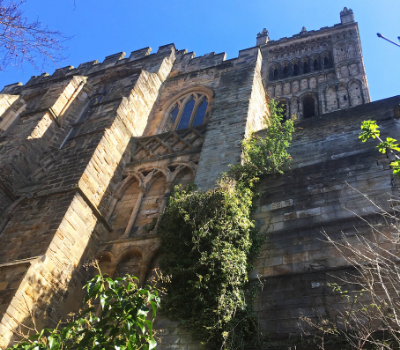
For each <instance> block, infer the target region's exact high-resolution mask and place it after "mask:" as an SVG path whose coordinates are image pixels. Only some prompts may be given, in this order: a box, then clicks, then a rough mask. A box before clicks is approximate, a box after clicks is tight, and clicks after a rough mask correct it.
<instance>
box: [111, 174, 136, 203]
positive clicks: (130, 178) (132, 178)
mask: <svg viewBox="0 0 400 350" xmlns="http://www.w3.org/2000/svg"><path fill="white" fill-rule="evenodd" d="M135 180H136V181H137V182H138V183H139V186H143V178H142V174H140V173H136V172H134V173H129V175H128V176H127V177H126V178H125V179H124V180H123V181H122V182H121V183H120V184H119V185H118V187H117V190H116V191H115V194H114V197H121V195H122V194H123V193H124V191H125V190H126V188H127V187H128V186H129V185H130V184H131V183H132V181H135Z"/></svg>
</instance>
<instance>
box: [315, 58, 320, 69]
mask: <svg viewBox="0 0 400 350" xmlns="http://www.w3.org/2000/svg"><path fill="white" fill-rule="evenodd" d="M317 70H319V63H318V60H317V59H314V71H317Z"/></svg>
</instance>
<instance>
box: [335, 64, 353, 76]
mask: <svg viewBox="0 0 400 350" xmlns="http://www.w3.org/2000/svg"><path fill="white" fill-rule="evenodd" d="M337 71H338V72H339V76H340V78H347V77H348V76H349V75H350V74H349V73H350V72H349V67H348V65H347V64H346V63H344V64H339V65H338V66H337Z"/></svg>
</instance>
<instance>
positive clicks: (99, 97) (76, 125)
mask: <svg viewBox="0 0 400 350" xmlns="http://www.w3.org/2000/svg"><path fill="white" fill-rule="evenodd" d="M103 97H104V95H103V94H96V95H94V96H92V97H91V98H90V99H89V101H88V103H87V104H86V106H85V108H84V109H83V111H82V113H81V114H80V115H79V117H78V119H77V120H76V121H75V123H74V124H72V129H71V130H70V132H69V133H68V135H67V137H66V138H65V139H64V141H63V142H62V144H61V146H60V149H61V148H63V147H64V146H65V144H66V143H67V142H68V141H69V140H71V139H73V138H74V137H75V136H76V135H77V134H78V131H79V129H80V126H81V125H82V124H83V122H84V121H85V119H86V118H87V116H88V114H89V111H90V109H91V108H92V107H95V106H96V104H98V103H100V102H101V101H102V100H103Z"/></svg>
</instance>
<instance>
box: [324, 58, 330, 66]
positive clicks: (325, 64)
mask: <svg viewBox="0 0 400 350" xmlns="http://www.w3.org/2000/svg"><path fill="white" fill-rule="evenodd" d="M324 67H325V68H328V67H329V58H328V57H326V56H325V57H324Z"/></svg>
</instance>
